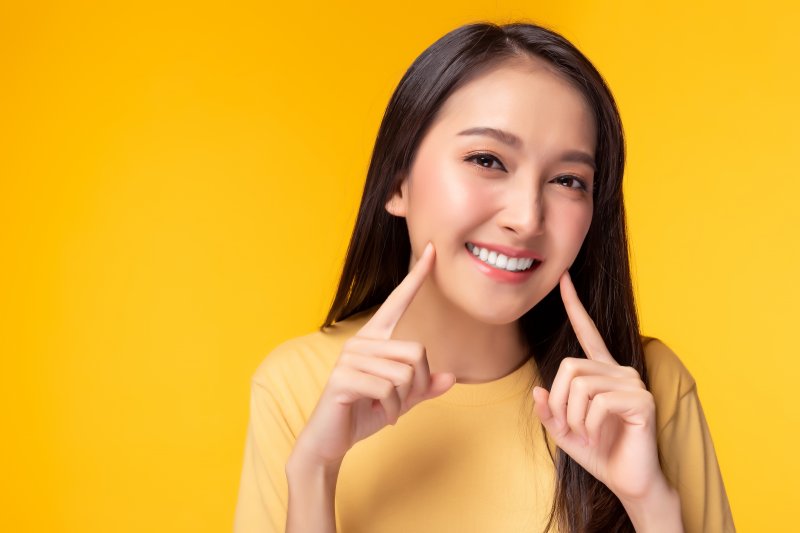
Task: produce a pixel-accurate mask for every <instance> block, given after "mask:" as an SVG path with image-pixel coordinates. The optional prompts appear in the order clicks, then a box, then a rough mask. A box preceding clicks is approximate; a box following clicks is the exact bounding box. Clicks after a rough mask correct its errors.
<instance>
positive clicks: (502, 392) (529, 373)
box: [337, 306, 536, 406]
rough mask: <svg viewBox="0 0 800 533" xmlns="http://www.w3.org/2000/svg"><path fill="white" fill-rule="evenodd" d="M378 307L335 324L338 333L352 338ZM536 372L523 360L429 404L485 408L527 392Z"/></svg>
mask: <svg viewBox="0 0 800 533" xmlns="http://www.w3.org/2000/svg"><path fill="white" fill-rule="evenodd" d="M377 309H378V307H377V306H375V307H372V308H369V309H365V310H363V311H361V312H359V313H356V314H354V315H352V316H350V317H348V318H346V319H345V320H343V321H342V322H339V323H337V325H341V326H344V325H345V324H347V325H349V326H350V327H345V328H342V330H340V333H342V334H343V336H345V337H349V336H351V335H354V334H355V333H356V332H357V331H358V330H359V329H360V328H361V326H363V325H364V324H366V322H367V321H368V320H369V319H370V317H371V316H372V315H373V314H374V313H375V311H377ZM535 373H536V366H535V362H534V360H533V358H530V359H528V360H526V361H525V362H524V363H523V364H522V365H520V367H519V368H517V369H515V370H514V371H512V372H511V373H509V374H506V375H505V376H502V377H500V378H497V379H493V380H491V381H484V382H482V383H458V382H456V383H454V384H453V386H452V387H450V389H448V390H447V392H445V393H444V394H442V395H440V396H437V397H436V398H431V399H430V400H428V401H429V402H436V403H448V404H455V405H473V406H476V405H489V404H493V403H497V402H501V401H503V400H507V399H508V398H511V397H513V396H516V395H518V394H521V393H523V391H525V390H526V389H528V388H529V387H530V385H531V383H532V381H533V378H534V375H535Z"/></svg>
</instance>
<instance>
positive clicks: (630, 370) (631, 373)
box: [622, 366, 640, 379]
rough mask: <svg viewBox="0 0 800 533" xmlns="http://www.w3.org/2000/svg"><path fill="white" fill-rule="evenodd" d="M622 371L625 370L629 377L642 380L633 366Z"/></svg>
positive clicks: (625, 367) (623, 368)
mask: <svg viewBox="0 0 800 533" xmlns="http://www.w3.org/2000/svg"><path fill="white" fill-rule="evenodd" d="M622 370H623V372H625V374H626V376H627V377H630V378H636V379H639V378H640V376H639V372H638V371H637V370H636V369H635V368H633V367H632V366H623V367H622Z"/></svg>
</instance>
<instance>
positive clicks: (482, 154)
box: [464, 152, 588, 191]
mask: <svg viewBox="0 0 800 533" xmlns="http://www.w3.org/2000/svg"><path fill="white" fill-rule="evenodd" d="M479 157H483V158H489V159H492V160H494V161H497V163H499V164H500V166H501V167H502V168H499V169H498V168H490V167H485V166H483V165H481V164H478V163H473V164H474V165H476V166H478V167H480V169H481V170H503V171H505V166H503V163H502V162H501V161H500V160H499V159H498V158H497V157H496V156H494V155H492V154H488V153H485V152H478V153H474V154H470V155H468V156H467V157H466V158H465V159H464V161H472V160H474V159H477V158H479ZM562 178H566V179H571V180H575V181H576V182H578V184H579V185H580V187H567V188H568V189H576V188H577V189H581V190H584V191H587V190H588V187H587V186H586V182H584V181H583V180H582V179H580V178H579V177H578V176H573V175H571V174H567V175H564V176H558V177H556V178H555V179H557V180H558V179H562Z"/></svg>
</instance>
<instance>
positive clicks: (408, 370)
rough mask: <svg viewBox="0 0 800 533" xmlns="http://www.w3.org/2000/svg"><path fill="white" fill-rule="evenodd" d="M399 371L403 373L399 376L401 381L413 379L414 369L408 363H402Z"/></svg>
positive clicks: (406, 381)
mask: <svg viewBox="0 0 800 533" xmlns="http://www.w3.org/2000/svg"><path fill="white" fill-rule="evenodd" d="M401 373H402V374H403V375H402V377H401V379H402V381H403V383H408V382H410V381H411V380H412V379H414V369H413V368H412V367H410V366H408V365H403V369H402V370H401Z"/></svg>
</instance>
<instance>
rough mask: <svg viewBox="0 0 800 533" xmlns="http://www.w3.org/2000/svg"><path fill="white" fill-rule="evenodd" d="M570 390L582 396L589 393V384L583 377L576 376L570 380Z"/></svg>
mask: <svg viewBox="0 0 800 533" xmlns="http://www.w3.org/2000/svg"><path fill="white" fill-rule="evenodd" d="M571 388H572V389H573V390H575V392H578V393H581V394H584V393H587V392H588V391H589V382H588V380H587V379H586V377H585V376H578V377H575V378H573V379H572V385H571Z"/></svg>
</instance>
